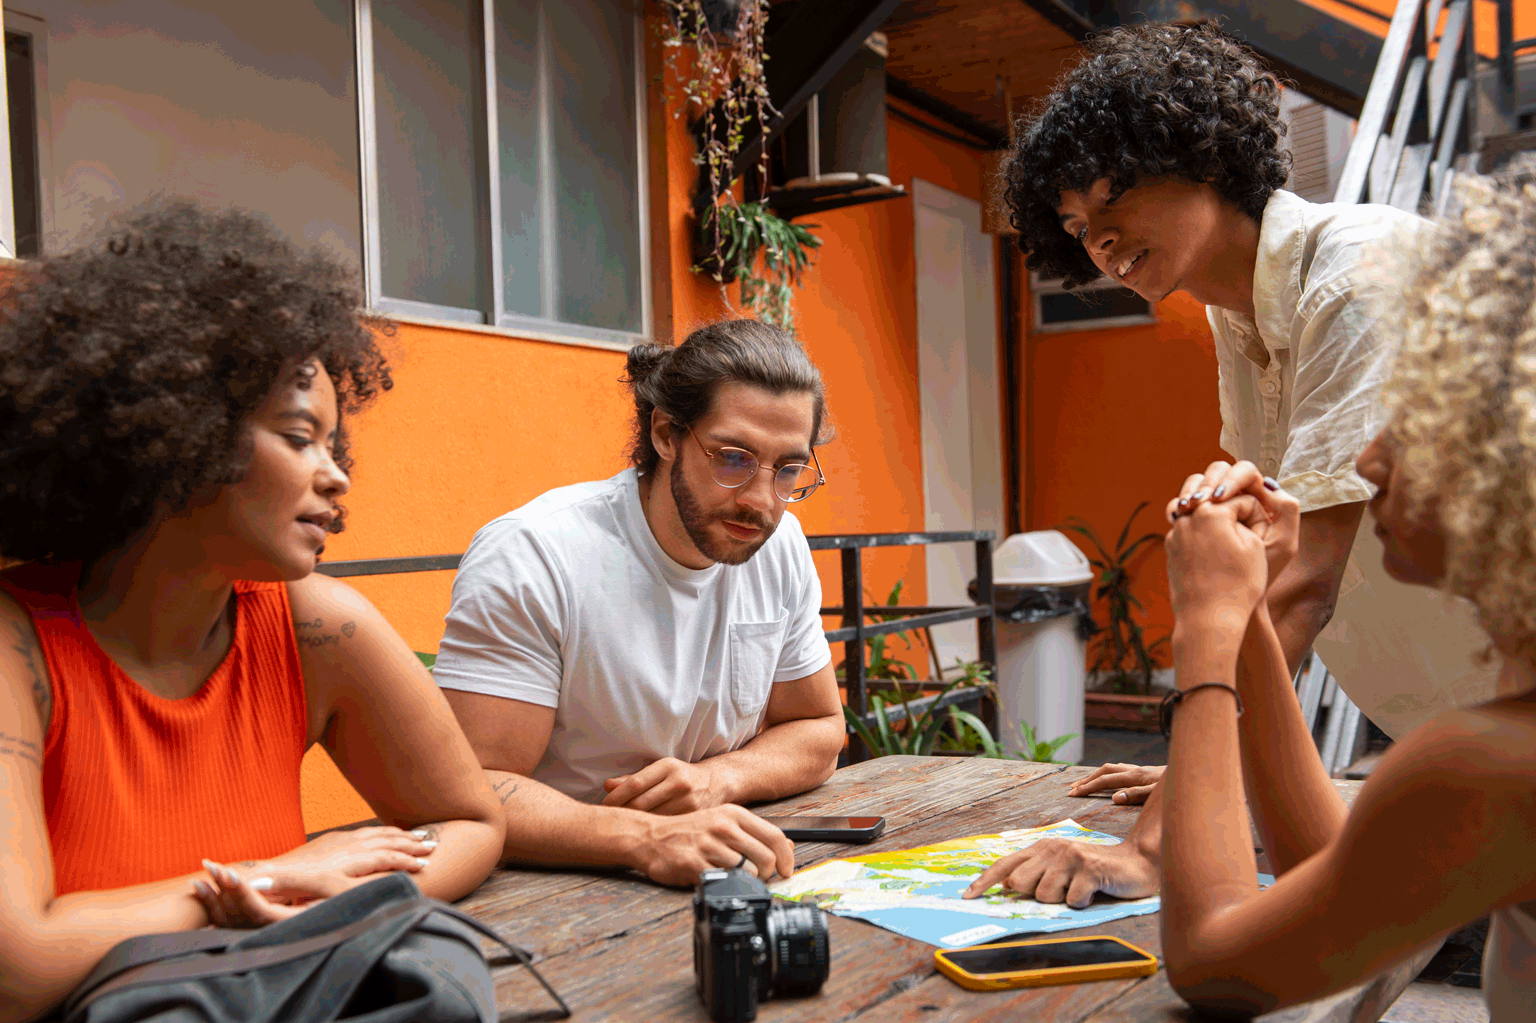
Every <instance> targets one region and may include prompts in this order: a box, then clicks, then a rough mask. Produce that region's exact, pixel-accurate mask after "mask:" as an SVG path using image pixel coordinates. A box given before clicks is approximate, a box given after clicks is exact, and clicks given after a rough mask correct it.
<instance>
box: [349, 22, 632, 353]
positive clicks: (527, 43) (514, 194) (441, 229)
mask: <svg viewBox="0 0 1536 1023" xmlns="http://www.w3.org/2000/svg"><path fill="white" fill-rule="evenodd" d="M483 3H484V4H486V5H488V8H487V7H485V6H482V5H481V2H475V0H432V2H430V3H413V4H386V3H384V2H382V0H373V2H372V4H371V10H372V43H373V53H374V61H373V63H374V67H373V73H374V83H375V84H374V94H375V97H376V98H375V110H376V112H375V121H376V123H377V134H378V138H377V143H376V145H377V149H376V152H377V168H378V171H377V173H378V179H379V187H378V195H379V202H378V206H379V216H378V220H379V233H380V244H381V253H380V263H381V273H380V274H379V275H378V278H379V285H378V286H379V290H380V292H381V297H382V304H383V306H384V307H385V308H386V309H387V308H390V307H391V304H392V302H393V304H394V305H395V306H397V307H403V309H404V311H409V312H424V311H425V312H427V313H428V314H433V313H435V314H437V315H444V316H449V317H452V318H461V319H462V318H469V317H470V316H473V317H475V318H477V319H481V320H482V321H483V322H487V323H494V324H498V325H500V326H503V327H507V328H509V329H513V330H515V329H517V328H518V327H519V326H526V327H529V328H533V329H537V330H540V331H543V330H549V329H551V328H554V329H556V330H558V329H559V328H562V327H564V328H569V329H568V330H567V332H569V333H574V334H577V335H581V336H587V337H600V338H611V339H614V340H621V339H622V337H623V336H627V337H629V338H630V339H631V340H633V339H634V338H636V337H639V336H643V335H644V334H645V302H644V295H645V279H646V278H645V268H644V262H643V261H644V221H645V206H644V195H643V194H642V193H643V188H642V184H643V177H642V169H641V164H640V159H641V143H642V124H641V119H640V111H639V103H640V100H641V98H642V92H641V79H640V75H641V73H642V69H641V68H640V66H639V61H638V52H639V46H638V43H639V39H638V32H639V31H640V21H639V18H638V17H637V16H636V10H635V7H634V5H633V4H632V3H631V2H630V0H483ZM487 9H488V10H489V14H490V16H489V18H488V19H487V13H486V12H487ZM487 20H488V21H489V28H488V31H489V33H490V39H489V43H488V44H487V41H486V40H485V39H484V34H485V32H486V31H487V27H486V24H487ZM487 51H489V55H488V54H487ZM487 59H489V60H490V62H491V67H492V68H493V70H491V71H490V72H489V74H487ZM487 78H489V80H490V87H489V95H490V98H491V99H493V100H494V114H493V115H488V111H489V109H490V104H488V103H486V101H485V96H486V92H485V90H486V85H485V82H486V79H487ZM492 147H494V153H492V151H491V150H492ZM492 156H494V159H492ZM491 167H495V168H496V173H495V180H494V181H493V180H491V172H490V168H491ZM493 211H495V212H493ZM498 213H499V215H498ZM492 217H495V219H496V220H497V223H494V224H493V223H491V220H492ZM493 237H494V239H495V241H496V243H497V244H496V245H495V246H492V244H491V239H492V238H493ZM493 283H494V286H493ZM422 306H426V307H430V308H427V309H425V310H424V309H423V308H422ZM626 343H627V342H626Z"/></svg>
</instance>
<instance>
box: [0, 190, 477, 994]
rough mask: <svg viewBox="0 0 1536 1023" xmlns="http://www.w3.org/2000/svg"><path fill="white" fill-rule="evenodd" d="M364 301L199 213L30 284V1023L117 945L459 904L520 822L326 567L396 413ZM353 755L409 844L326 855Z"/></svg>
mask: <svg viewBox="0 0 1536 1023" xmlns="http://www.w3.org/2000/svg"><path fill="white" fill-rule="evenodd" d="M358 307H359V300H358V294H357V291H356V288H355V286H354V284H353V281H352V275H351V274H350V272H348V271H347V270H346V269H344V268H343V267H341V266H340V265H338V264H337V263H336V262H335V261H334V260H333V259H331V258H329V257H327V256H325V255H322V254H320V253H318V252H307V253H306V252H300V251H298V250H296V249H295V248H294V247H293V246H292V245H291V244H289V243H288V242H286V241H285V240H283V239H282V238H280V237H279V236H278V235H277V234H276V233H275V232H274V231H273V230H272V229H271V228H270V227H269V226H267V225H266V224H265V223H264V222H263V221H260V220H258V219H257V218H255V217H253V216H251V215H250V214H246V213H242V212H237V211H233V210H230V211H224V212H210V211H205V210H202V209H200V208H198V207H197V206H195V205H193V204H191V203H188V202H184V201H171V202H162V203H159V204H157V205H154V206H150V207H146V208H144V209H141V210H139V211H136V212H135V213H133V214H131V215H129V216H127V217H126V218H124V219H122V220H120V221H118V222H117V223H115V224H114V225H113V226H112V228H111V230H110V231H109V232H108V233H107V234H106V235H105V236H104V237H103V238H102V239H100V240H99V241H97V242H95V243H93V244H90V245H87V246H85V247H82V248H80V249H79V250H77V251H74V252H70V253H66V254H63V255H59V256H54V257H50V258H47V259H44V260H42V261H41V262H38V263H30V264H26V265H24V266H22V267H21V268H19V269H17V270H14V271H11V272H9V275H8V276H7V277H6V278H5V279H4V281H3V283H0V558H4V559H6V560H7V561H9V562H16V561H18V560H19V561H20V562H21V563H20V564H13V565H12V567H10V568H9V569H7V570H6V571H5V572H3V573H0V820H3V821H5V822H6V826H5V827H4V828H3V829H0V1021H6V1023H9V1021H12V1020H26V1019H33V1018H36V1017H37V1016H39V1015H41V1014H43V1013H44V1012H45V1011H46V1010H47V1009H48V1008H49V1007H51V1006H54V1005H56V1004H57V1003H58V1002H59V1001H60V1000H61V999H62V998H63V997H64V996H65V995H66V994H67V993H68V992H69V990H70V989H71V988H72V987H73V986H74V985H75V984H77V983H78V982H79V981H80V980H81V979H82V978H83V977H84V976H85V974H86V973H88V972H89V971H90V970H91V968H92V967H94V966H95V964H96V962H97V961H98V960H99V959H100V958H101V956H102V955H103V954H104V953H105V952H106V951H107V950H108V949H109V948H110V947H111V946H112V945H113V944H114V943H116V942H118V941H120V940H122V939H124V938H127V937H131V936H134V935H139V934H147V933H154V932H167V931H185V930H192V929H194V928H198V927H202V926H205V925H207V924H210V923H211V924H216V925H219V926H257V925H260V924H263V923H267V922H271V921H274V920H278V919H281V918H283V917H286V916H290V915H292V914H294V913H297V912H300V911H301V910H302V909H303V907H304V905H305V904H306V903H307V902H309V901H312V900H314V899H317V898H324V897H326V896H328V895H332V894H335V893H337V892H340V891H343V890H345V889H346V888H349V887H351V886H353V885H356V884H359V883H361V882H363V881H364V880H367V879H368V878H369V877H371V876H375V875H378V874H380V873H383V872H390V871H397V870H405V871H409V872H411V873H412V875H413V876H414V878H415V879H416V881H417V882H418V884H419V886H420V887H421V888H422V889H423V891H425V892H427V893H428V894H432V895H436V896H438V897H442V898H457V897H459V896H461V895H464V894H465V893H467V892H468V891H470V890H471V889H473V888H474V887H475V886H476V885H477V884H479V882H480V881H481V880H483V879H484V878H485V876H486V875H487V874H488V873H489V872H490V870H491V869H492V868H493V867H494V865H495V863H496V859H497V857H498V854H499V852H500V849H501V843H502V832H503V824H502V822H501V816H500V813H499V807H498V806H497V803H496V799H495V796H494V794H493V793H492V792H491V791H490V788H489V786H488V784H487V783H486V781H485V778H484V774H483V773H482V772H481V771H480V770H479V767H478V765H477V763H476V761H475V758H474V754H473V753H472V752H471V750H470V749H469V746H468V743H467V742H466V741H465V739H464V737H463V734H462V733H461V732H460V731H459V729H458V726H457V724H456V722H455V721H454V718H453V715H452V713H451V712H450V711H449V709H448V706H447V704H446V703H445V702H444V701H443V699H442V697H441V695H440V694H439V692H438V689H437V687H436V686H435V685H433V683H432V680H431V677H430V676H429V675H428V674H427V672H426V670H425V669H424V668H423V667H422V665H421V664H420V662H419V661H418V660H417V658H416V657H415V656H414V655H413V654H412V653H411V651H410V649H409V648H408V647H407V646H406V645H405V643H404V642H403V641H402V640H401V639H400V638H399V636H397V635H396V634H395V632H394V631H393V630H392V629H391V628H390V627H389V625H388V624H387V623H386V622H385V621H384V619H383V618H382V617H380V615H379V613H378V612H377V611H376V610H375V609H374V608H373V607H372V606H371V605H370V604H369V603H368V602H367V601H366V600H364V599H363V598H362V596H360V595H359V594H358V593H357V592H356V591H355V590H353V589H351V588H350V587H348V586H346V585H344V584H342V583H340V582H337V581H335V580H333V579H330V578H327V577H325V576H322V575H316V574H314V568H315V564H316V561H317V559H318V556H319V554H320V552H321V551H322V550H323V549H324V546H325V540H326V538H327V536H329V535H330V534H331V533H334V532H338V531H339V530H340V529H341V523H342V518H341V507H340V505H339V503H338V502H339V500H340V499H341V497H342V495H343V494H345V493H346V491H347V489H348V487H349V486H350V482H349V479H348V476H347V470H348V469H349V468H350V465H351V462H350V459H349V458H348V457H347V452H346V444H345V432H344V429H343V421H342V420H343V416H344V415H348V414H351V413H353V412H355V411H357V410H359V409H361V408H362V407H363V406H364V405H366V404H367V403H368V402H369V401H370V400H372V399H373V398H374V397H375V396H377V395H378V394H379V393H380V392H382V391H384V390H387V389H388V388H389V387H390V376H389V371H388V368H387V366H386V364H385V361H384V358H383V357H382V355H381V354H380V352H379V350H378V348H377V347H376V345H375V343H374V339H373V334H372V331H373V329H374V328H375V327H376V326H377V325H375V324H372V323H369V322H366V321H364V320H362V319H360V317H359V315H358V313H357V309H358ZM316 742H319V743H321V744H323V745H324V746H325V748H326V749H327V750H328V751H329V752H330V754H331V756H332V757H333V758H334V759H335V760H336V762H337V763H338V764H339V765H340V767H341V769H342V771H343V773H344V774H346V776H347V777H348V779H349V780H350V781H351V782H352V783H353V785H354V786H356V788H357V789H358V791H359V792H361V793H362V794H363V796H364V797H365V798H366V799H367V800H368V802H369V804H370V805H371V806H372V807H373V808H374V810H375V811H376V812H377V813H378V815H379V817H380V818H381V820H382V821H383V822H384V824H383V826H380V827H373V828H364V829H361V830H357V831H350V832H345V833H339V834H331V835H327V836H323V837H321V838H318V839H316V840H314V841H306V839H305V833H304V823H303V818H302V816H301V814H300V806H299V765H300V761H301V760H302V758H303V756H304V753H305V751H306V750H307V749H308V748H309V746H310V745H311V744H313V743H316Z"/></svg>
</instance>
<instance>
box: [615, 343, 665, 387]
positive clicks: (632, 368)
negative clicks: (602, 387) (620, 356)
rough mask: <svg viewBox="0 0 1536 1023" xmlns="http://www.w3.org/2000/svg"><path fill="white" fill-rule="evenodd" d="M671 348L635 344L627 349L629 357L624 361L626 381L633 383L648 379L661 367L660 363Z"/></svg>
mask: <svg viewBox="0 0 1536 1023" xmlns="http://www.w3.org/2000/svg"><path fill="white" fill-rule="evenodd" d="M672 351H673V349H671V348H670V347H667V346H665V345H635V347H633V348H631V349H630V350H629V357H628V358H627V359H626V360H625V363H624V377H625V380H626V382H628V383H631V384H634V383H639V382H640V381H642V380H646V379H648V378H649V377H650V376H651V374H652V373H655V372H656V371H657V370H658V369H660V368H661V364H662V363H663V362H666V361H667V358H668V356H670V355H671V354H672Z"/></svg>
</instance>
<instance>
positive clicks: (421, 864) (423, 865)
mask: <svg viewBox="0 0 1536 1023" xmlns="http://www.w3.org/2000/svg"><path fill="white" fill-rule="evenodd" d="M416 865H417V866H418V867H420V868H421V869H422V870H426V869H427V861H426V860H424V859H422V858H421V857H420V856H418V857H416Z"/></svg>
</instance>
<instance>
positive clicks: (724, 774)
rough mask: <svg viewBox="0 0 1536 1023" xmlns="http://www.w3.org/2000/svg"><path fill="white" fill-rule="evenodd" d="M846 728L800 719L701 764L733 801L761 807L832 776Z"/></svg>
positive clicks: (837, 721)
mask: <svg viewBox="0 0 1536 1023" xmlns="http://www.w3.org/2000/svg"><path fill="white" fill-rule="evenodd" d="M845 728H846V726H845V725H844V724H843V716H842V714H841V713H839V714H838V715H837V717H836V718H832V717H824V718H802V719H800V720H797V721H785V722H783V723H782V724H777V725H773V726H772V727H769V728H765V729H763V730H762V731H761V732H759V733H758V735H757V737H756V738H754V739H753V740H752V741H751V742H749V743H747V744H746V745H745V746H743V747H741V749H738V750H734V751H732V752H730V753H722V754H720V755H719V756H716V757H710V758H709V759H708V760H705V761H702V763H703V765H705V766H707V767H709V768H710V770H711V771H714V772H717V774H718V776H719V777H721V778H722V779H723V781H724V782H725V789H726V791H727V792H729V793H730V797H731V798H730V802H733V803H762V802H766V801H768V800H771V799H783V798H785V797H787V796H794V795H798V794H799V793H801V792H808V791H810V790H811V789H814V788H815V787H816V786H818V785H820V784H821V783H822V782H824V781H826V780H827V779H828V778H830V777H832V772H833V771H835V770H836V769H837V755H838V753H839V752H840V751H841V750H842V748H843V735H844V729H845Z"/></svg>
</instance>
